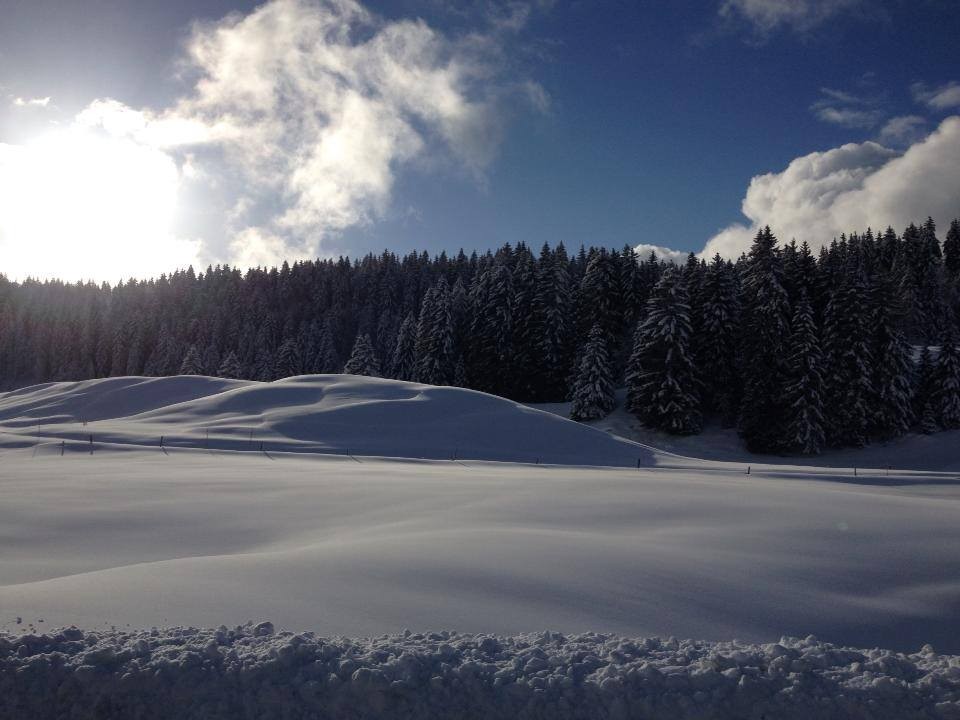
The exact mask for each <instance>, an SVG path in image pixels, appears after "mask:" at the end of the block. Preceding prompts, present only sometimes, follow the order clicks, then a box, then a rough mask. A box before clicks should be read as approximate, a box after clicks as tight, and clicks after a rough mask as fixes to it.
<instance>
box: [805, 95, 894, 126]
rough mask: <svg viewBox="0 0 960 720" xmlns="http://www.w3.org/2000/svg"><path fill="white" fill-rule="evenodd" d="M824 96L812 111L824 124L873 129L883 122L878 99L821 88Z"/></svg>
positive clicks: (882, 113) (813, 106)
mask: <svg viewBox="0 0 960 720" xmlns="http://www.w3.org/2000/svg"><path fill="white" fill-rule="evenodd" d="M820 94H821V95H822V96H823V97H821V98H820V99H819V100H817V101H816V102H815V103H813V105H811V106H810V110H811V111H813V113H814V114H815V115H816V116H817V117H818V118H819V119H820V120H822V121H823V122H828V123H832V124H834V125H842V126H843V127H848V128H872V127H874V126H876V125H877V124H878V123H879V122H880V121H881V120H883V116H884V112H883V110H881V109H880V104H881V103H880V101H879V100H878V99H877V98H871V97H860V96H857V95H854V94H852V93H848V92H844V91H842V90H833V89H831V88H820Z"/></svg>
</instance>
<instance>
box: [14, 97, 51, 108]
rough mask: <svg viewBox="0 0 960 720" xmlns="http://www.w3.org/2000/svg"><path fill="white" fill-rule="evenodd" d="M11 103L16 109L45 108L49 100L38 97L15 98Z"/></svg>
mask: <svg viewBox="0 0 960 720" xmlns="http://www.w3.org/2000/svg"><path fill="white" fill-rule="evenodd" d="M11 102H12V103H13V104H14V106H16V107H47V106H48V105H49V104H50V98H49V97H38V98H22V97H15V98H12V100H11Z"/></svg>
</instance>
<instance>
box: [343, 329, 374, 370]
mask: <svg viewBox="0 0 960 720" xmlns="http://www.w3.org/2000/svg"><path fill="white" fill-rule="evenodd" d="M343 372H344V374H346V375H366V376H369V377H380V361H379V360H378V359H377V355H376V353H375V352H374V350H373V343H371V342H370V336H369V335H367V334H366V333H361V334H359V335H357V340H356V342H355V343H354V344H353V352H351V353H350V359H349V360H347V364H346V365H344V366H343Z"/></svg>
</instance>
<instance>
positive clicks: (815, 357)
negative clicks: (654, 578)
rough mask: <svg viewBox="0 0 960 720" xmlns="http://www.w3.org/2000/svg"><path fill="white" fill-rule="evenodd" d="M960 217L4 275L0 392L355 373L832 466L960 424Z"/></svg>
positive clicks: (0, 280)
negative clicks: (656, 251)
mask: <svg viewBox="0 0 960 720" xmlns="http://www.w3.org/2000/svg"><path fill="white" fill-rule="evenodd" d="M958 316H960V222H958V221H957V220H954V221H953V222H952V223H951V225H950V227H949V228H948V229H947V231H946V233H945V234H944V238H943V242H941V240H940V238H939V237H938V235H937V228H936V227H935V225H934V223H933V221H932V220H927V221H926V222H925V223H923V224H921V225H920V226H917V225H910V226H909V227H907V228H906V229H905V230H904V231H903V232H902V234H898V233H897V232H895V231H894V230H893V229H890V228H888V229H887V230H886V231H884V232H882V233H879V234H875V233H874V232H872V231H871V230H867V231H865V232H863V233H862V234H852V235H849V236H841V237H840V238H838V239H835V240H833V241H832V242H830V243H829V244H827V245H825V246H824V247H823V248H822V249H821V250H820V251H819V252H818V253H814V252H811V250H810V248H809V246H808V245H807V243H806V242H804V243H801V244H797V243H796V242H794V241H791V242H789V243H781V242H779V241H778V239H777V238H776V237H775V236H774V234H773V233H772V232H771V230H770V229H769V228H765V229H763V230H761V231H760V232H759V233H758V234H757V236H756V238H755V241H754V243H753V246H752V248H751V249H750V251H749V253H748V254H745V255H743V256H741V257H740V258H738V259H737V260H736V261H735V262H731V261H729V260H724V259H722V258H720V257H719V256H716V257H714V258H713V259H712V260H710V261H704V260H700V259H697V258H696V257H695V256H694V255H693V254H691V255H690V256H689V258H688V260H687V262H686V264H685V265H684V266H682V267H677V266H675V265H673V264H670V263H665V262H663V261H662V260H661V259H659V258H657V257H656V256H655V255H652V254H651V255H649V256H647V257H638V255H637V254H636V252H635V251H634V250H633V249H631V248H630V247H625V248H623V249H622V250H612V251H611V250H608V249H607V248H604V247H592V248H589V249H587V248H580V250H579V252H576V253H575V254H572V255H570V254H568V251H567V249H565V248H564V247H563V246H562V245H559V246H557V247H550V246H548V245H545V246H544V247H543V248H542V249H540V251H539V253H537V252H535V251H533V250H531V249H529V248H527V247H526V246H524V245H523V244H520V245H518V246H516V247H511V246H510V245H505V246H503V247H502V248H500V249H499V250H497V251H496V252H487V253H485V254H483V255H478V254H477V253H473V254H471V255H467V254H465V253H464V252H463V251H461V252H460V253H458V254H457V255H456V256H455V257H449V256H447V255H446V254H445V253H441V254H440V255H438V256H435V257H430V256H428V255H427V254H426V253H421V254H416V253H411V254H409V255H407V256H404V257H398V256H396V255H394V254H392V253H390V252H385V253H383V254H382V255H380V256H373V255H368V256H366V257H364V258H362V259H359V260H350V259H348V258H343V257H341V258H339V259H319V260H315V261H304V262H297V263H295V264H293V265H289V264H287V263H284V264H283V266H282V267H280V268H270V269H264V268H259V269H251V270H249V271H247V272H241V271H240V270H238V269H236V268H232V267H229V266H217V267H209V268H207V269H206V270H205V271H203V272H199V273H198V272H195V271H194V269H193V268H190V269H188V270H186V271H178V272H175V273H173V274H172V275H169V276H160V277H159V278H158V279H153V280H146V281H140V280H131V281H129V282H124V283H120V284H118V285H116V286H113V287H111V286H109V285H107V284H103V285H96V284H93V283H87V284H66V283H62V282H55V281H45V282H39V281H33V280H27V281H24V282H12V281H9V280H7V279H6V278H4V277H3V276H2V275H0V388H2V389H8V390H9V389H13V388H18V387H23V386H27V385H31V384H36V383H44V382H50V381H65V380H80V379H88V378H101V377H111V376H124V375H152V376H165V375H177V374H204V375H217V376H221V377H228V378H243V379H253V380H261V381H272V380H276V379H279V378H284V377H287V376H292V375H301V374H320V373H339V372H347V373H352V374H357V375H375V376H382V377H389V378H397V379H400V380H410V381H417V382H422V383H429V384H434V385H456V386H461V387H467V388H473V389H476V390H480V391H484V392H488V393H494V394H498V395H502V396H505V397H508V398H511V399H514V400H517V401H522V402H559V401H564V400H569V401H572V403H571V417H573V418H574V419H577V420H589V419H595V418H600V417H603V416H604V415H606V414H607V413H609V412H610V411H611V410H612V409H613V407H614V406H615V397H614V390H615V388H617V387H624V386H625V387H626V388H627V409H628V410H630V411H631V412H632V413H634V414H635V415H636V416H637V417H638V419H639V420H640V421H641V422H642V423H643V424H644V425H646V426H648V427H650V428H654V429H659V430H663V431H666V432H670V433H677V434H695V433H698V432H699V431H700V430H701V429H702V427H703V426H704V423H720V424H723V425H725V426H735V427H737V429H738V430H739V432H740V434H741V436H742V437H743V439H744V441H745V443H746V445H747V447H748V448H749V449H750V450H752V451H754V452H773V453H787V454H791V453H803V454H815V453H818V452H820V451H821V450H822V449H824V448H827V447H840V446H862V445H865V444H867V443H870V442H874V441H882V440H887V439H890V438H893V437H896V436H899V435H902V434H905V433H907V432H911V431H919V432H924V433H932V432H936V431H937V430H940V429H947V428H957V427H960V344H958V343H960V339H958Z"/></svg>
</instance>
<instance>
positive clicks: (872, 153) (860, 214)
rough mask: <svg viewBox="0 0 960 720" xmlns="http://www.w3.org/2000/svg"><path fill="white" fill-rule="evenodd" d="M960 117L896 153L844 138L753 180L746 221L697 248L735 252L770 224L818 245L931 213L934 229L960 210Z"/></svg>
mask: <svg viewBox="0 0 960 720" xmlns="http://www.w3.org/2000/svg"><path fill="white" fill-rule="evenodd" d="M958 198H960V117H958V116H954V117H950V118H947V119H946V120H944V121H943V122H942V123H941V125H940V127H939V128H937V130H936V131H934V132H933V133H931V134H930V135H928V136H927V137H926V138H924V139H923V140H921V141H919V142H917V143H915V144H913V145H911V146H910V147H909V148H908V149H907V150H906V151H905V152H903V153H902V154H899V153H897V152H895V151H893V150H890V149H888V148H885V147H883V146H882V145H879V144H878V143H875V142H865V143H859V144H857V143H851V144H848V145H843V146H841V147H838V148H834V149H832V150H828V151H826V152H814V153H810V154H809V155H805V156H803V157H799V158H796V159H795V160H793V161H792V162H791V163H790V164H789V165H788V166H787V168H786V169H785V170H783V171H782V172H779V173H769V174H766V175H759V176H757V177H754V178H753V180H751V182H750V186H749V188H748V189H747V194H746V197H745V198H744V200H743V207H742V211H743V214H744V215H745V216H746V218H747V219H748V221H749V222H747V223H737V224H734V225H731V226H729V227H727V228H725V229H724V230H722V231H720V232H719V233H717V234H716V235H715V236H714V237H713V238H711V239H710V240H709V241H708V242H707V244H706V247H705V248H704V250H703V251H702V253H701V256H703V257H711V256H712V255H713V254H714V253H716V252H719V253H720V254H721V255H722V256H724V257H729V258H733V257H737V256H739V254H740V253H741V252H744V251H746V250H747V249H749V247H750V244H751V242H752V240H753V237H754V235H755V234H756V232H757V230H758V229H759V228H760V227H762V226H763V225H770V227H771V228H772V229H773V231H774V233H775V234H776V235H777V236H778V237H779V238H780V239H781V240H784V241H789V240H790V239H791V238H795V239H796V240H797V241H798V242H802V241H804V240H806V241H807V242H808V243H809V244H810V245H811V247H813V248H818V247H820V246H821V245H822V244H824V243H828V242H830V240H832V239H833V238H834V237H836V236H838V235H839V234H840V233H842V232H851V231H862V230H864V229H866V228H867V227H868V226H872V227H873V228H875V229H877V228H884V227H886V226H887V225H892V226H893V227H894V228H897V229H898V230H900V229H902V228H903V227H904V226H906V225H907V224H908V223H910V222H917V221H920V220H923V219H925V218H926V217H927V216H928V215H930V216H932V217H933V218H934V220H936V221H937V223H938V224H940V225H941V226H943V225H946V224H948V223H949V221H950V219H951V218H954V217H956V216H957V215H958V214H960V201H958Z"/></svg>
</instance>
